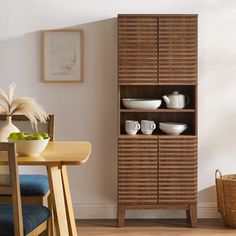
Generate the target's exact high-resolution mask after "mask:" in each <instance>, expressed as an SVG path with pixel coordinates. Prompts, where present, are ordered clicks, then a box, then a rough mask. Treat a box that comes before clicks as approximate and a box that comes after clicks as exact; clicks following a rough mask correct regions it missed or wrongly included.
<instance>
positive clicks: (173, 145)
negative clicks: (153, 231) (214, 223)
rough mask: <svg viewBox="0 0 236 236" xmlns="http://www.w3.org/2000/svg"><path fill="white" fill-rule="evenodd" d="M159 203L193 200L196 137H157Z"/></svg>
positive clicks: (195, 181)
mask: <svg viewBox="0 0 236 236" xmlns="http://www.w3.org/2000/svg"><path fill="white" fill-rule="evenodd" d="M158 192H159V203H191V202H196V201H197V137H193V136H184V137H183V136H182V137H181V136H175V137H174V136H160V137H159V191H158Z"/></svg>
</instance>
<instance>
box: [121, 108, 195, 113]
mask: <svg viewBox="0 0 236 236" xmlns="http://www.w3.org/2000/svg"><path fill="white" fill-rule="evenodd" d="M120 112H195V109H156V110H153V109H123V108H122V109H120Z"/></svg>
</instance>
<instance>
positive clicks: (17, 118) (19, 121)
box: [0, 115, 54, 141]
mask: <svg viewBox="0 0 236 236" xmlns="http://www.w3.org/2000/svg"><path fill="white" fill-rule="evenodd" d="M5 120H6V116H5V115H0V126H1V122H3V121H5ZM12 123H13V124H14V125H15V126H16V127H17V128H18V129H19V130H20V131H22V132H24V133H34V132H35V130H34V129H33V128H32V126H31V124H30V121H29V119H28V118H27V117H26V116H24V115H13V116H12ZM38 132H39V133H48V134H49V136H50V141H53V140H54V115H49V118H48V120H47V122H46V123H45V124H43V123H40V122H39V123H38Z"/></svg>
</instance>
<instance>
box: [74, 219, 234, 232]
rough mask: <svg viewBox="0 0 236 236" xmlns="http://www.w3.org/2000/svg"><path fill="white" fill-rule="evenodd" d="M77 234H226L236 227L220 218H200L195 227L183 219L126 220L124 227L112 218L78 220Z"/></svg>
mask: <svg viewBox="0 0 236 236" xmlns="http://www.w3.org/2000/svg"><path fill="white" fill-rule="evenodd" d="M77 226H78V236H95V235H96V236H125V235H127V236H154V235H155V236H200V235H201V236H221V235H222V236H227V235H234V236H235V235H236V229H231V228H228V227H226V226H224V223H223V221H222V220H220V219H201V220H199V227H198V228H197V229H193V228H190V227H189V226H188V225H187V223H186V221H185V220H179V219H178V220H170V219H167V220H126V224H125V227H123V228H118V227H116V221H114V220H79V221H78V222H77Z"/></svg>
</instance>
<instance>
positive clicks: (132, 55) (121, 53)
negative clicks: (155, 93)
mask: <svg viewBox="0 0 236 236" xmlns="http://www.w3.org/2000/svg"><path fill="white" fill-rule="evenodd" d="M157 43H158V42H157V17H155V16H119V17H118V81H119V84H121V85H122V84H144V85H148V84H157V67H158V66H157Z"/></svg>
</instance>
